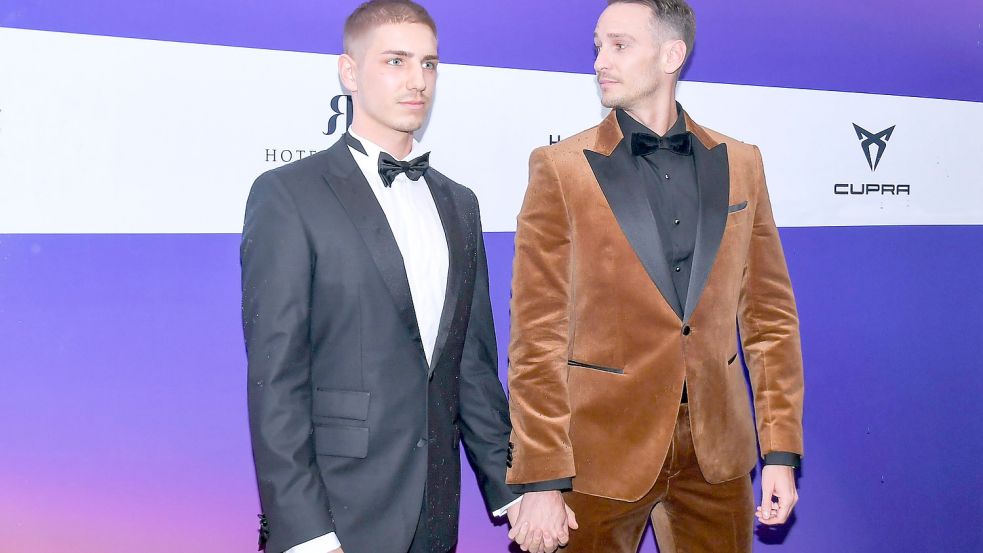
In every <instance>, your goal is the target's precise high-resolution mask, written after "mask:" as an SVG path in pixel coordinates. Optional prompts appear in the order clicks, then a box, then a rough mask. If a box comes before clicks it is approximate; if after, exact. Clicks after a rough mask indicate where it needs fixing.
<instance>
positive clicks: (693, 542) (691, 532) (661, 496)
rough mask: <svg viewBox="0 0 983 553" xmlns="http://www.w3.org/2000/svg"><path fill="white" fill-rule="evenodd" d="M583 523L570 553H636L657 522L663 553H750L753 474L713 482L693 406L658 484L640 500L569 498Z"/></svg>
mask: <svg viewBox="0 0 983 553" xmlns="http://www.w3.org/2000/svg"><path fill="white" fill-rule="evenodd" d="M564 499H565V500H566V502H567V505H569V506H570V508H571V509H573V511H574V513H576V516H577V522H578V523H579V525H580V528H579V529H578V530H573V531H571V532H570V543H569V544H568V545H567V547H566V548H565V549H563V550H562V551H564V552H565V553H588V552H590V553H597V552H604V553H635V552H636V551H638V544H639V542H641V539H642V533H643V532H644V530H645V525H646V523H647V522H648V521H649V519H650V518H651V520H652V526H653V528H654V529H655V536H656V540H657V541H658V544H659V551H660V553H750V551H751V543H752V540H753V536H754V495H753V491H752V488H751V476H750V475H749V474H748V475H744V476H742V477H739V478H736V479H734V480H729V481H726V482H721V483H719V484H710V483H708V482H707V481H706V480H705V479H704V478H703V474H702V473H701V472H700V467H699V465H698V464H697V461H696V452H695V450H694V448H693V435H692V432H691V430H690V422H689V408H688V406H687V405H681V406H680V407H679V415H678V417H677V419H676V428H675V430H674V433H673V437H672V443H671V444H670V446H669V452H668V454H667V455H666V460H665V463H664V465H663V467H662V471H661V472H660V473H659V478H658V480H656V482H655V486H653V487H652V489H651V490H650V491H649V492H648V493H647V494H645V496H644V497H642V498H641V499H640V500H638V501H618V500H614V499H606V498H603V497H597V496H593V495H587V494H583V493H578V492H575V491H574V492H567V493H565V494H564Z"/></svg>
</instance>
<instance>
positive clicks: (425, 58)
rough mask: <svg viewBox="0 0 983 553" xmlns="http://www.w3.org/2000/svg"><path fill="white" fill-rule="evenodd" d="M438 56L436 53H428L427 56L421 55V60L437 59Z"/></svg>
mask: <svg viewBox="0 0 983 553" xmlns="http://www.w3.org/2000/svg"><path fill="white" fill-rule="evenodd" d="M438 60H440V57H439V56H437V54H430V55H429V56H423V61H438Z"/></svg>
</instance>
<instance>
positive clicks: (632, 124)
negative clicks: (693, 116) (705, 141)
mask: <svg viewBox="0 0 983 553" xmlns="http://www.w3.org/2000/svg"><path fill="white" fill-rule="evenodd" d="M617 118H618V126H619V127H621V134H622V135H623V136H625V137H626V138H630V137H631V135H632V133H636V132H641V133H646V134H651V135H655V136H658V137H660V138H663V137H667V136H674V135H677V134H685V133H686V132H687V131H686V118H685V117H683V106H682V105H680V103H679V102H676V122H675V123H673V125H672V127H670V128H669V130H668V131H666V134H664V135H660V134H659V133H657V132H655V131H653V130H652V129H650V128H648V127H646V126H645V125H643V124H641V123H640V122H638V121H637V120H635V118H634V117H632V116H631V115H628V112H626V111H625V110H623V109H621V108H618V109H617Z"/></svg>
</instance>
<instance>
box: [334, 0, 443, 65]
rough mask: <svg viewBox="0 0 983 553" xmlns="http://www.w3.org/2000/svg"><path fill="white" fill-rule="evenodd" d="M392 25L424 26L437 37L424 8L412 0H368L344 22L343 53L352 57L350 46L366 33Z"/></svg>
mask: <svg viewBox="0 0 983 553" xmlns="http://www.w3.org/2000/svg"><path fill="white" fill-rule="evenodd" d="M394 23H420V24H422V25H426V26H427V27H429V28H430V30H431V31H433V34H434V36H437V24H436V23H434V20H433V18H432V17H430V14H429V13H427V10H426V8H424V7H423V6H421V5H419V4H417V3H416V2H413V1H412V0H369V1H368V2H365V3H364V4H362V5H361V6H359V7H357V8H355V11H353V12H352V14H351V15H349V16H348V19H347V20H346V21H345V32H344V48H345V53H346V54H348V55H352V44H353V43H354V42H355V41H356V40H357V39H358V38H360V37H362V36H363V35H365V33H367V32H368V31H371V30H372V29H374V28H376V27H379V26H380V25H390V24H394Z"/></svg>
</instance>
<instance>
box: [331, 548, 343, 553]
mask: <svg viewBox="0 0 983 553" xmlns="http://www.w3.org/2000/svg"><path fill="white" fill-rule="evenodd" d="M328 553H345V552H344V551H342V549H341V548H340V547H339V548H338V549H332V550H331V551H328Z"/></svg>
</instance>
